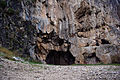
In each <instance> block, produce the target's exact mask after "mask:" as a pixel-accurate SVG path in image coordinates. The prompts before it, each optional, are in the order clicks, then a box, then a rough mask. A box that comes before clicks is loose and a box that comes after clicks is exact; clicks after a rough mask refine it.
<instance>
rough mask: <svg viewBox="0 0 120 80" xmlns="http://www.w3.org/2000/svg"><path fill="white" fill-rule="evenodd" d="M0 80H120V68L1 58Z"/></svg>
mask: <svg viewBox="0 0 120 80" xmlns="http://www.w3.org/2000/svg"><path fill="white" fill-rule="evenodd" d="M0 80H120V66H111V65H108V66H104V65H101V66H53V65H43V64H29V63H21V62H16V61H10V60H7V59H3V58H0Z"/></svg>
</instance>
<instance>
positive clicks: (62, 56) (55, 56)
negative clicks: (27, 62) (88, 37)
mask: <svg viewBox="0 0 120 80" xmlns="http://www.w3.org/2000/svg"><path fill="white" fill-rule="evenodd" d="M74 62H75V57H73V55H72V54H71V52H70V51H66V52H64V51H55V50H51V51H49V54H48V55H47V57H46V63H47V64H53V65H72V64H74Z"/></svg>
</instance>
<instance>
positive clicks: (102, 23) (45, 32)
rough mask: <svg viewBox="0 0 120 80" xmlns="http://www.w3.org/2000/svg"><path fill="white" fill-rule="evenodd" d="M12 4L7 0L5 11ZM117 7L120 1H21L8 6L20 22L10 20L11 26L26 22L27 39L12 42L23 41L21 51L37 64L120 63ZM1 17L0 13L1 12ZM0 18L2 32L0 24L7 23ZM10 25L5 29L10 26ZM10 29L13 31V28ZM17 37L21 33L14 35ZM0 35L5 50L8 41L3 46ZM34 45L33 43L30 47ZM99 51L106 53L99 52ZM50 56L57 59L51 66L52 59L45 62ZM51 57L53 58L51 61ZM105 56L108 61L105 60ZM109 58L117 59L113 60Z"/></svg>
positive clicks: (119, 16)
mask: <svg viewBox="0 0 120 80" xmlns="http://www.w3.org/2000/svg"><path fill="white" fill-rule="evenodd" d="M3 1H4V0H3ZM18 1H19V0H18ZM16 2H17V1H16ZM12 3H15V2H14V0H12V1H9V0H7V3H6V5H7V4H8V5H7V7H11V4H12ZM17 5H19V7H17ZM119 5H120V0H29V1H28V0H21V1H19V3H17V4H16V5H15V6H12V8H13V9H15V10H17V9H18V10H19V14H16V15H17V16H19V17H20V18H21V20H19V19H17V20H16V21H15V20H12V22H20V23H21V21H23V22H30V25H32V29H28V30H25V32H28V31H29V30H30V34H29V33H28V34H26V35H24V37H27V38H26V39H25V40H23V41H22V40H21V39H16V38H15V37H13V38H15V40H20V41H22V42H24V41H25V42H24V43H23V44H26V45H22V46H23V47H22V48H24V46H26V47H27V49H30V50H29V53H30V56H31V57H32V58H33V59H35V60H39V61H41V62H47V63H50V64H73V63H76V64H96V63H101V62H102V63H106V64H107V63H120V62H119V59H118V58H119V55H120V53H119V50H120V49H119V45H120V12H119V8H120V6H119ZM2 8H3V10H4V11H6V9H8V8H6V7H5V9H4V6H3V7H2ZM16 8H17V9H16ZM2 14H4V12H1V15H2ZM12 16H15V14H13V15H12ZM12 16H8V18H10V20H11V19H12ZM0 18H1V19H4V21H1V22H0V25H1V27H3V28H5V25H3V23H4V24H5V22H10V21H9V20H6V19H8V18H7V17H6V18H4V17H2V16H1V17H0ZM12 22H11V23H9V25H10V24H13V23H12ZM16 24H18V23H16ZM20 26H22V27H21V28H20V29H24V28H25V26H28V23H26V25H25V26H23V25H22V23H21V24H20ZM27 28H29V27H26V29H27ZM30 28H31V27H30ZM13 29H15V30H16V28H15V27H14V28H13ZM0 30H1V29H0ZM4 30H5V29H4ZM4 30H2V31H4ZM18 30H19V29H18ZM5 31H7V30H5ZM32 31H33V32H32ZM12 32H16V31H12ZM4 33H5V35H6V33H7V32H2V33H1V34H2V35H3V34H4ZM9 33H11V32H9ZM18 34H21V33H20V32H18ZM2 35H0V36H1V37H0V42H1V43H0V44H2V46H5V47H6V44H7V42H9V40H10V38H8V41H5V42H4V41H3V40H4V39H6V37H5V36H2ZM11 36H12V34H11ZM18 37H19V36H18V35H17V38H18ZM22 39H24V38H22ZM10 41H11V40H10ZM29 41H31V42H29ZM34 41H36V43H34V45H30V43H33V42H34ZM17 45H20V44H17ZM104 45H105V46H106V45H107V46H111V47H113V48H110V49H113V50H112V51H110V52H109V53H107V52H106V51H107V50H106V49H108V48H104V47H105V46H104ZM9 46H10V45H8V46H7V47H9ZM28 46H29V47H28ZM115 46H116V47H115ZM30 47H31V48H30ZM103 49H104V50H106V51H104V52H103ZM27 51H28V50H27ZM51 51H53V52H51ZM108 51H109V50H108ZM116 51H117V52H116ZM50 53H55V54H58V55H56V57H57V56H59V58H58V63H55V61H57V59H55V58H52V56H51V58H49V59H48V56H49V54H50ZM55 54H53V56H54V57H55ZM66 54H67V55H66ZM106 54H107V55H108V56H109V57H108V56H107V57H106ZM68 55H71V56H68ZM104 55H105V56H104ZM112 55H114V56H117V57H114V58H113V57H112ZM61 56H62V57H61ZM66 56H67V57H66ZM52 59H54V60H52ZM61 60H63V61H61ZM49 61H50V62H49Z"/></svg>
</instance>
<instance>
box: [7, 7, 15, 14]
mask: <svg viewBox="0 0 120 80" xmlns="http://www.w3.org/2000/svg"><path fill="white" fill-rule="evenodd" d="M7 13H8V14H9V15H13V14H14V13H15V10H14V9H12V8H8V9H7Z"/></svg>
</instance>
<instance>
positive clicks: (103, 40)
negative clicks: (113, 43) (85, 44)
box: [101, 39, 110, 44]
mask: <svg viewBox="0 0 120 80" xmlns="http://www.w3.org/2000/svg"><path fill="white" fill-rule="evenodd" d="M101 41H102V43H101V44H110V42H109V41H107V40H105V39H101Z"/></svg>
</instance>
